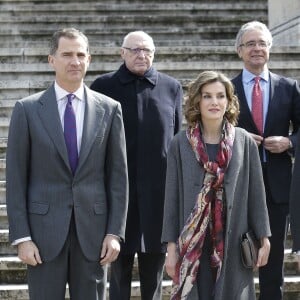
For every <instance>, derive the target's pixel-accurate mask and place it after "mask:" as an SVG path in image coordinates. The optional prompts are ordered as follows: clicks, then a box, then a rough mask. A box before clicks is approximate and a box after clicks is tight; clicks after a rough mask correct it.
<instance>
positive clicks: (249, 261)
mask: <svg viewBox="0 0 300 300" xmlns="http://www.w3.org/2000/svg"><path fill="white" fill-rule="evenodd" d="M259 248H260V241H259V240H258V239H257V238H256V236H255V235H254V232H253V231H248V232H246V233H244V234H242V236H241V256H242V262H243V265H244V266H245V267H246V268H254V267H255V266H256V263H257V258H258V250H259Z"/></svg>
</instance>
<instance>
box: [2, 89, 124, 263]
mask: <svg viewBox="0 0 300 300" xmlns="http://www.w3.org/2000/svg"><path fill="white" fill-rule="evenodd" d="M85 96H86V106H85V116H84V125H83V136H82V143H81V149H80V153H79V162H78V167H77V170H76V173H75V174H74V176H73V175H72V172H71V169H70V166H69V162H68V154H67V149H66V145H65V140H64V135H63V130H62V126H61V122H60V119H59V114H58V108H57V102H56V96H55V90H54V86H51V87H50V88H49V89H47V90H46V91H43V92H40V93H38V94H35V95H32V96H29V97H27V98H25V99H22V100H20V101H18V102H17V103H16V105H15V108H14V110H13V114H12V117H11V123H10V129H9V136H8V148H7V166H6V171H7V173H6V180H7V198H6V199H7V209H8V217H9V226H10V227H9V231H10V240H11V241H13V240H16V239H19V238H22V237H25V236H31V237H32V240H33V241H34V242H35V243H36V244H37V246H38V248H39V251H40V254H41V257H42V259H43V260H44V261H49V260H51V259H53V258H54V257H56V256H57V254H58V253H59V252H60V250H61V249H62V247H63V245H64V243H65V240H66V237H67V234H68V230H69V224H70V219H71V215H72V211H74V218H75V223H76V229H77V234H78V239H79V242H80V245H81V248H82V251H83V253H84V254H85V256H86V258H87V259H89V260H93V261H96V260H99V257H100V251H101V245H102V241H103V238H104V236H105V234H107V233H110V234H114V235H117V236H120V237H121V238H124V232H125V221H126V214H127V203H128V178H127V164H126V150H125V149H126V148H125V135H124V127H123V121H122V112H121V107H120V104H119V103H118V102H116V101H114V100H112V99H111V98H109V97H106V96H104V95H102V94H99V93H96V92H94V91H91V90H90V89H89V88H87V87H85Z"/></svg>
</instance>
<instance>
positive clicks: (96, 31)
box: [0, 1, 267, 46]
mask: <svg viewBox="0 0 300 300" xmlns="http://www.w3.org/2000/svg"><path fill="white" fill-rule="evenodd" d="M1 3H2V5H0V12H1V13H0V23H2V24H1V26H0V37H1V43H2V45H10V46H12V45H13V44H16V43H19V44H24V43H26V44H28V43H30V42H33V41H38V42H39V43H41V42H42V41H46V40H48V39H49V37H50V35H52V33H53V32H54V31H55V30H57V28H58V27H64V26H75V27H78V28H80V29H81V30H82V31H84V32H85V33H86V34H87V35H88V36H89V38H90V41H91V42H92V43H94V42H95V43H97V44H99V43H108V42H109V43H112V44H115V43H116V44H119V43H120V41H121V40H122V38H123V36H124V33H126V32H129V31H131V30H132V29H133V28H141V29H143V30H145V31H147V32H148V33H149V34H151V35H152V36H153V38H154V39H155V40H156V41H157V43H159V42H160V41H162V42H163V41H166V40H175V41H176V42H177V41H178V40H179V38H178V37H180V39H181V40H195V37H197V38H196V39H197V40H207V39H210V40H218V39H226V38H231V39H232V38H234V36H235V34H236V31H237V29H238V28H239V26H240V25H241V24H242V23H244V22H246V21H248V20H249V19H254V18H256V19H259V20H261V21H263V22H266V21H267V2H266V1H264V2H262V1H254V2H251V3H248V2H247V1H239V2H238V3H236V2H234V1H232V2H231V3H230V2H229V3H228V1H224V2H222V3H211V2H209V1H208V2H206V3H195V1H184V2H182V3H181V2H176V3H175V4H174V3H172V2H171V3H170V2H154V1H147V2H143V3H141V2H140V1H128V2H127V1H122V2H121V3H120V2H119V1H116V2H115V1H110V2H109V4H108V3H107V2H106V1H97V2H95V1H89V2H87V5H85V7H84V8H83V7H82V5H81V3H77V4H76V3H64V2H60V3H59V4H56V3H54V4H49V3H41V2H38V3H35V5H32V2H27V3H24V4H23V5H22V4H20V3H18V4H17V5H16V4H15V3H14V4H7V3H3V1H2V2H1ZM70 11H72V14H70ZM120 11H121V12H122V14H120ZM149 11H152V12H153V13H151V14H149ZM250 16H252V18H251V17H250ZM216 20H217V21H216ZM37 24H38V26H37Z"/></svg>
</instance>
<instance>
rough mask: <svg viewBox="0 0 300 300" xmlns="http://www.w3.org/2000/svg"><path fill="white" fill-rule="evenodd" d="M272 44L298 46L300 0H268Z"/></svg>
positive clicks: (299, 36)
mask: <svg viewBox="0 0 300 300" xmlns="http://www.w3.org/2000/svg"><path fill="white" fill-rule="evenodd" d="M268 18H269V28H270V30H271V32H272V35H273V43H274V45H280V46H300V0H268Z"/></svg>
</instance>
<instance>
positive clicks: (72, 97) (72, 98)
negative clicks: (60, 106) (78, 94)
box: [67, 94, 75, 105]
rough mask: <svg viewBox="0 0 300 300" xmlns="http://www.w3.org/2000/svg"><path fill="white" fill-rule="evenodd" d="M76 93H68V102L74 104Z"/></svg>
mask: <svg viewBox="0 0 300 300" xmlns="http://www.w3.org/2000/svg"><path fill="white" fill-rule="evenodd" d="M74 98H75V95H74V94H68V95H67V99H68V104H71V105H72V101H73V100H74Z"/></svg>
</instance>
